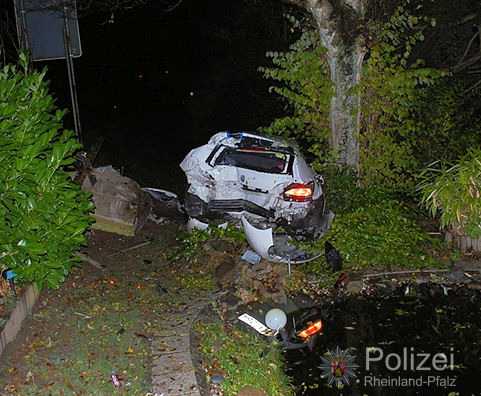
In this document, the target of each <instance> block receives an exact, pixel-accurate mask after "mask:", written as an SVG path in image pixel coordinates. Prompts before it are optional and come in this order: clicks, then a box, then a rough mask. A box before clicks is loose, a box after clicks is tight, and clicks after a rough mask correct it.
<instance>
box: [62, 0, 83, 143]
mask: <svg viewBox="0 0 481 396" xmlns="http://www.w3.org/2000/svg"><path fill="white" fill-rule="evenodd" d="M63 12H64V44H65V59H66V60H67V71H68V81H69V86H70V97H71V99H72V113H73V121H74V129H75V134H76V135H77V138H78V140H79V142H80V143H82V127H81V125H80V114H79V106H78V99H77V84H76V82H75V69H74V64H73V59H72V51H71V46H70V27H69V23H68V18H69V14H68V13H69V10H68V7H64V9H63Z"/></svg>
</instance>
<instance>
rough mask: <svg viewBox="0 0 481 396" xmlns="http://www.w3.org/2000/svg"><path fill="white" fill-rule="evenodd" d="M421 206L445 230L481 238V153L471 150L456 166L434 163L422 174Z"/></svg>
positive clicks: (420, 188)
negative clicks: (448, 229)
mask: <svg viewBox="0 0 481 396" xmlns="http://www.w3.org/2000/svg"><path fill="white" fill-rule="evenodd" d="M421 177H422V181H421V183H420V184H419V190H420V192H421V204H422V205H423V206H424V207H425V208H426V209H428V210H429V212H430V213H431V215H432V216H433V217H436V216H437V215H438V214H440V224H441V227H442V228H446V227H448V228H450V229H451V230H453V231H455V232H457V233H459V234H466V235H468V236H470V237H473V238H478V237H480V236H481V150H480V149H475V150H471V151H469V152H468V154H466V155H465V156H463V157H462V158H461V159H460V161H459V162H457V163H456V164H454V165H452V166H450V167H446V166H443V165H440V163H439V162H438V163H436V164H432V165H431V166H430V167H428V168H427V169H426V170H425V171H424V172H423V173H422V175H421Z"/></svg>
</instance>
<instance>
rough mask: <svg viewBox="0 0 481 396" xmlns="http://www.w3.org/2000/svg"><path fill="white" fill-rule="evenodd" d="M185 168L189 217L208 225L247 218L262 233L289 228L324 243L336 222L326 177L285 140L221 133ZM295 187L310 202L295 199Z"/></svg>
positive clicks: (192, 154) (188, 158) (191, 157)
mask: <svg viewBox="0 0 481 396" xmlns="http://www.w3.org/2000/svg"><path fill="white" fill-rule="evenodd" d="M180 167H181V168H182V170H183V171H184V172H185V174H186V176H187V182H188V184H189V188H188V191H187V195H186V200H185V204H184V205H185V209H186V212H187V214H188V215H189V216H190V217H192V218H196V219H197V220H199V221H202V222H204V223H205V222H210V221H211V220H214V219H216V218H217V219H219V220H220V219H222V220H223V221H225V220H237V221H240V220H241V219H242V218H245V219H247V220H248V221H249V222H250V223H252V224H255V225H256V226H257V227H259V228H262V229H268V228H273V227H275V226H283V227H284V228H286V229H288V230H289V231H290V234H292V235H293V236H298V237H301V238H302V237H303V236H306V235H308V236H309V237H319V236H320V235H322V234H323V233H324V232H325V231H326V230H327V229H328V227H329V225H330V221H332V216H331V215H328V214H327V213H326V210H325V201H324V192H323V189H322V185H323V179H322V177H321V176H320V175H317V174H316V173H314V172H313V170H312V169H311V168H310V167H309V166H308V165H307V163H306V161H305V160H304V158H303V157H302V155H301V153H300V152H299V150H298V149H297V148H296V147H294V146H292V145H291V144H288V143H286V142H285V141H283V140H281V139H276V138H270V137H265V136H261V135H258V134H255V133H246V132H242V133H230V132H220V133H217V134H215V135H214V136H212V137H211V138H210V140H209V141H208V143H207V144H205V145H203V146H200V147H198V148H195V149H193V150H192V151H190V153H189V154H188V155H187V156H186V157H185V159H184V160H183V161H182V163H181V164H180ZM290 186H291V187H292V186H294V187H297V188H298V190H299V191H301V192H303V191H307V192H308V193H309V197H307V198H305V199H304V198H302V197H300V198H297V197H294V199H290V196H286V194H287V193H286V191H290V190H289V187H290ZM299 188H300V189H299ZM296 191H297V190H296ZM299 199H300V201H299Z"/></svg>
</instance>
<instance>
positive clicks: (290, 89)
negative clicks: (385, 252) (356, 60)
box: [261, 1, 481, 192]
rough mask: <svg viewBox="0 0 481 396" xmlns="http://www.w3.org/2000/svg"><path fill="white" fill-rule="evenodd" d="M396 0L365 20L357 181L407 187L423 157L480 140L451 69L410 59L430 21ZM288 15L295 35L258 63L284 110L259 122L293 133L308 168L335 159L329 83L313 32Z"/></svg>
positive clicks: (453, 153) (453, 152) (455, 153)
mask: <svg viewBox="0 0 481 396" xmlns="http://www.w3.org/2000/svg"><path fill="white" fill-rule="evenodd" d="M401 3H402V4H401V6H399V7H397V8H396V9H395V11H394V13H393V15H392V16H391V17H390V18H389V20H388V21H387V23H382V24H376V23H374V22H372V21H371V23H369V24H368V25H367V30H368V36H369V46H370V48H369V54H368V56H366V60H365V64H364V69H363V74H362V79H361V82H360V84H359V85H358V87H357V88H356V89H357V90H359V93H360V95H361V112H360V113H361V124H360V125H361V130H360V136H359V141H360V181H361V183H362V184H363V185H366V186H367V185H370V186H372V185H382V186H384V187H386V188H389V189H390V190H397V191H403V192H407V191H412V189H413V188H414V186H415V184H416V176H417V175H418V173H419V172H420V171H421V169H422V168H423V167H424V166H425V164H428V163H430V162H432V161H433V160H434V159H436V158H446V156H448V157H447V158H450V159H456V158H459V156H460V155H461V154H462V153H464V152H465V151H466V149H467V147H469V146H470V145H473V144H477V143H479V142H480V136H481V134H480V133H479V127H470V128H467V126H466V122H465V118H466V117H464V116H460V114H464V115H465V116H467V117H469V116H470V115H469V114H468V113H469V111H468V110H466V109H463V106H464V102H463V100H462V93H463V91H464V88H463V87H462V86H459V85H458V84H457V83H456V81H455V80H454V77H453V76H448V75H446V73H444V72H442V71H440V70H437V69H433V68H430V67H426V66H425V64H424V62H423V61H422V60H419V59H413V53H414V51H413V50H414V48H415V47H416V45H417V44H419V43H420V42H421V41H422V40H423V39H424V32H425V31H426V29H428V27H429V25H430V24H434V22H433V21H432V20H431V19H430V18H427V17H425V16H423V15H420V14H422V8H421V7H417V4H418V2H416V3H414V2H411V5H410V6H406V4H407V3H409V1H403V2H401ZM404 3H406V4H404ZM403 4H404V6H403ZM291 20H292V18H291ZM292 23H293V24H294V29H296V28H297V29H298V30H300V36H299V38H298V40H297V41H296V42H295V43H294V44H292V46H291V47H290V50H289V51H287V52H269V53H268V54H267V56H268V57H269V58H272V66H271V67H269V68H261V72H262V73H263V74H264V76H265V77H266V78H268V79H270V80H271V81H273V83H274V84H273V86H272V87H271V91H272V92H274V93H275V94H276V95H278V96H279V97H280V99H281V100H282V101H283V102H284V103H285V104H286V112H287V115H286V116H285V117H282V118H279V119H276V120H274V122H273V123H272V124H271V125H269V126H268V127H266V128H263V130H264V131H265V132H267V133H271V134H276V135H283V136H287V137H291V138H295V139H296V140H297V141H298V142H299V144H300V146H301V148H302V149H304V151H307V152H309V153H311V154H313V155H314V157H315V161H314V168H315V169H316V170H320V169H321V168H322V166H324V165H325V164H329V163H331V162H332V159H333V157H332V155H331V153H330V151H329V144H328V142H329V128H330V123H329V110H330V100H331V97H332V93H333V87H332V83H331V80H330V76H329V68H328V66H327V59H326V52H325V49H324V48H322V45H321V41H320V38H319V34H318V32H317V31H316V30H315V28H314V27H312V26H309V25H308V24H301V23H299V22H298V21H296V20H292ZM306 26H307V27H306ZM471 119H472V118H471ZM467 129H470V130H467ZM460 135H462V139H460V138H459V136H460Z"/></svg>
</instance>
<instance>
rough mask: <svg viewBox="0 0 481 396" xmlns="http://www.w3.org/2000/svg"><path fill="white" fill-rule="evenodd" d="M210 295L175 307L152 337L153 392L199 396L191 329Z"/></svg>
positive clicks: (158, 394) (159, 394)
mask: <svg viewBox="0 0 481 396" xmlns="http://www.w3.org/2000/svg"><path fill="white" fill-rule="evenodd" d="M209 301H210V298H208V297H200V298H199V297H196V298H195V302H192V301H190V302H186V304H185V305H180V306H179V307H176V308H172V309H171V310H170V311H169V312H168V313H166V315H165V319H164V321H163V325H162V327H161V328H158V329H157V332H156V336H155V337H154V338H153V340H152V387H153V389H152V391H153V394H154V396H200V390H199V387H198V385H197V380H196V377H195V371H194V366H193V362H192V356H191V352H190V330H191V328H192V325H193V322H194V321H195V319H196V318H197V315H198V314H199V313H200V311H201V310H202V308H204V307H205V305H206V304H207V303H208V302H209Z"/></svg>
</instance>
